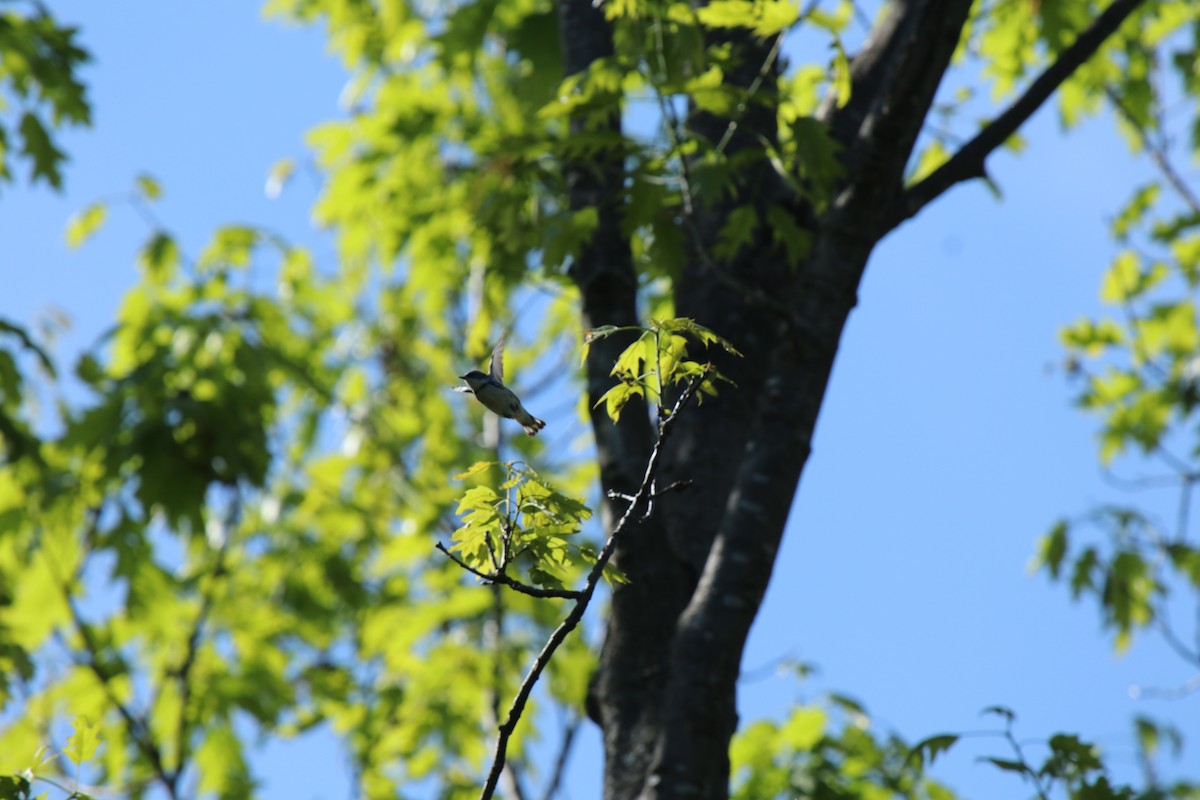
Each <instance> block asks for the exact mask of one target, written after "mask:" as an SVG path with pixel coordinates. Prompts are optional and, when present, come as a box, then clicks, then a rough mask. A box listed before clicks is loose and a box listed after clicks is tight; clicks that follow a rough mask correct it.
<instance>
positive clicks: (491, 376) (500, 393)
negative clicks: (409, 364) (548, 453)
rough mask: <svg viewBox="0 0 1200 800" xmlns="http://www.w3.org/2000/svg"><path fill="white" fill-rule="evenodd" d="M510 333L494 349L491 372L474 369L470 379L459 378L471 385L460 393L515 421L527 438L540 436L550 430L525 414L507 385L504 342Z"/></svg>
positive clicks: (544, 424) (532, 416)
mask: <svg viewBox="0 0 1200 800" xmlns="http://www.w3.org/2000/svg"><path fill="white" fill-rule="evenodd" d="M506 338H507V333H504V334H501V335H500V339H499V340H498V341H497V342H496V346H495V347H493V348H492V360H491V363H490V364H489V365H488V372H487V374H484V373H482V372H480V371H479V370H477V369H473V370H471V371H470V372H468V373H467V374H466V375H459V376H458V377H459V378H461V379H462V380H464V381H466V382H467V387H470V388H467V387H462V386H460V387H458V389H457V391H460V392H471V393H472V394H474V395H475V399H476V400H478V401H479V402H480V403H482V404H483V407H484V408H486V409H488V410H489V411H491V412H492V413H494V414H497V415H499V416H501V417H507V418H508V419H515V420H516V421H517V422H519V423H520V424H521V427H522V428H524V429H525V434H526V435H527V436H537V432H538V431H540V430H541V429H542V428H544V427H546V423H545V421H544V420H540V419H538V418H537V417H535V416H534V415H533V414H530V413H529V412H528V411H526V410H525V406H523V405H521V398H519V397H517V395H516V394H515V393H514V392H513V390H512V389H509V388H508V387H507V386H505V385H504V340H505V339H506Z"/></svg>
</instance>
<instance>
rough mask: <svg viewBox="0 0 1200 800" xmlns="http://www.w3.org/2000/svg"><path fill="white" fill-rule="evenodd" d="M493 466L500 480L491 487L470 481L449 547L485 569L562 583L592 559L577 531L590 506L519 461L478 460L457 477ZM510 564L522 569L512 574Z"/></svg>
mask: <svg viewBox="0 0 1200 800" xmlns="http://www.w3.org/2000/svg"><path fill="white" fill-rule="evenodd" d="M492 467H499V468H500V471H502V473H503V475H504V480H503V482H501V483H500V484H499V485H498V486H497V487H495V488H493V486H492V485H491V484H489V483H483V484H479V485H476V486H473V487H471V488H470V489H468V490H467V491H466V493H465V494H464V495H463V496H462V498H461V499H460V500H459V503H458V509H457V510H456V512H455V513H456V514H457V515H458V517H459V518H460V520H461V523H462V524H461V525H460V526H459V528H458V529H457V530H456V531H455V532H454V535H453V536H452V539H453V541H454V545H453V546H452V547H451V548H450V551H451V552H452V553H456V554H457V555H459V556H460V557H461V558H462V559H463V561H464V562H466V564H467V565H469V566H470V567H472V568H474V569H476V570H478V571H480V572H483V573H485V574H493V575H501V574H507V575H509V577H512V578H516V579H518V580H520V581H521V582H523V583H526V584H528V585H533V586H541V587H546V588H555V589H558V588H562V587H563V586H564V585H565V584H566V583H567V582H568V581H569V580H571V579H572V578H573V577H574V576H576V575H577V574H578V573H579V571H580V570H581V569H583V568H585V567H586V566H588V565H589V564H590V562H591V561H592V560H593V559H594V553H592V552H591V551H590V550H589V549H588V548H587V546H586V544H584V543H582V542H581V541H579V537H578V535H577V534H578V533H579V531H580V528H581V526H582V524H583V522H584V521H585V520H587V519H588V518H590V517H591V511H590V509H588V507H587V506H586V505H584V504H583V503H582V502H580V501H578V500H576V499H574V498H572V497H568V496H567V495H565V494H563V493H561V492H559V491H558V490H557V489H555V488H554V487H553V486H551V485H550V484H549V483H548V482H547V481H546V480H545V479H544V478H542V477H541V476H539V475H538V473H537V472H536V471H534V470H533V469H532V468H530V467H529V466H527V465H525V464H521V463H517V462H508V463H503V464H495V463H490V462H480V463H477V464H475V465H474V466H472V467H471V468H470V469H468V470H467V471H466V472H464V473H460V475H459V476H458V477H459V478H462V479H466V478H470V477H477V476H482V475H485V474H488V473H490V472H491V471H492V469H491V468H492ZM512 568H520V569H522V570H523V574H517V575H514V574H510V573H509V570H510V569H512Z"/></svg>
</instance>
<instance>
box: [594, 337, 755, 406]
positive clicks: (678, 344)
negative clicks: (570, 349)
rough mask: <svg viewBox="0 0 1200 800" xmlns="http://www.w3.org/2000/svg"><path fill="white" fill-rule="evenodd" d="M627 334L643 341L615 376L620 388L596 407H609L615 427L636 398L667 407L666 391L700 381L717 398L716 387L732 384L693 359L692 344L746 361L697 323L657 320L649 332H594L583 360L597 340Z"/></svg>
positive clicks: (631, 348) (625, 355)
mask: <svg viewBox="0 0 1200 800" xmlns="http://www.w3.org/2000/svg"><path fill="white" fill-rule="evenodd" d="M621 331H637V332H639V334H640V335H639V336H638V338H637V339H636V340H635V341H634V342H633V344H631V345H629V346H628V347H626V348H625V350H624V351H622V352H621V355H620V356H619V357H618V358H617V361H616V363H615V364H613V368H612V372H611V374H612V375H613V376H614V377H615V378H617V379H618V380H619V383H617V384H616V385H614V386H613V387H612V388H611V389H609V390H608V391H607V392H605V393H604V395H602V396H601V398H600V399H599V400H597V401H596V405H597V406H599V405H600V404H601V403H604V406H605V413H606V414H608V416H609V418H610V419H612V421H613V422H616V421H617V420H618V419H620V416H621V411H622V410H623V409H624V408H625V406H626V404H627V403H628V402H629V401H630V400H631V399H633V398H634V397H645V398H646V399H648V400H650V401H651V402H653V403H656V404H658V405H660V406H661V405H662V403H663V391H664V389H665V388H666V387H669V386H673V385H677V384H680V383H684V382H686V381H688V380H691V379H699V380H700V384H699V388H700V391H701V392H702V393H705V394H716V393H717V389H716V386H715V382H716V381H718V380H728V379H727V378H725V377H724V376H723V375H721V374H720V373H719V372H717V371H716V370H715V369H714V368H713V367H712V364H711V363H706V364H701V363H700V362H698V361H692V360H690V359H688V358H687V347H688V338H692V339H695V340H698V341H699V342H700V344H701V345H702V346H704V347H708V346H709V345H714V344H715V345H718V346H720V347H721V348H722V349H724V350H725V351H726V352H728V353H732V354H733V355H741V354H740V353H738V351H737V350H736V349H735V348H734V347H733V345H732V344H730V343H729V342H727V341H726V340H725V339H722V338H721V337H720V336H718V335H717V334H715V333H713V332H712V331H711V330H709V329H708V328H705V327H704V326H702V325H698V324H696V322H695V321H694V320H691V319H687V318H686V317H679V318H676V319H668V320H651V321H650V325H649V326H648V327H646V328H618V327H616V326H613V325H604V326H601V327H599V328H593V329H592V330H590V331H588V334H587V338H586V339H585V340H584V344H583V359H584V361H586V360H587V354H588V346H589V345H590V343H591V342H593V341H595V340H596V339H600V338H604V337H607V336H611V335H612V334H614V333H618V332H621Z"/></svg>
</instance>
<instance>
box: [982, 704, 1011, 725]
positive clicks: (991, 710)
mask: <svg viewBox="0 0 1200 800" xmlns="http://www.w3.org/2000/svg"><path fill="white" fill-rule="evenodd" d="M979 713H980V714H981V715H985V716H986V715H988V714H994V715H995V716H998V717H1004V719H1005V720H1006V721H1008V722H1012V721H1013V720H1015V719H1016V718H1017V715H1016V714H1015V713H1014V712H1013V710H1012V709H1011V708H1008V707H1007V706H988V707H987V708H985V709H983V711H980V712H979Z"/></svg>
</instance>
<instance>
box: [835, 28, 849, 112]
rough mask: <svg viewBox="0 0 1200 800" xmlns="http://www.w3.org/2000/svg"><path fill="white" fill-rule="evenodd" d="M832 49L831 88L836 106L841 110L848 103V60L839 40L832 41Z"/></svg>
mask: <svg viewBox="0 0 1200 800" xmlns="http://www.w3.org/2000/svg"><path fill="white" fill-rule="evenodd" d="M833 48H834V49H833V61H832V62H831V64H830V72H831V79H832V82H833V87H832V88H833V92H834V94H836V95H837V106H838V108H842V107H844V106H845V105H846V103H849V102H850V85H851V76H850V58H849V57H848V56H847V55H846V49H845V48H844V47H842V43H841V40H839V39H834V41H833Z"/></svg>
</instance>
